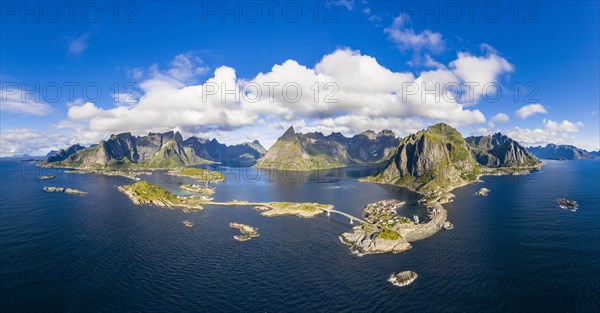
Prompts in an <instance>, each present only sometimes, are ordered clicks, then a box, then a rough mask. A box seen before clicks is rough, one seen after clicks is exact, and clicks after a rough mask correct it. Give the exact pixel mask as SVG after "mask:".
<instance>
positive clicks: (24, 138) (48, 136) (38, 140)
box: [0, 128, 106, 156]
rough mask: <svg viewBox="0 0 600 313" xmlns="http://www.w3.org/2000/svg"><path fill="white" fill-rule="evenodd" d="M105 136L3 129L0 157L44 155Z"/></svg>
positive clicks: (58, 131) (96, 141) (68, 131)
mask: <svg viewBox="0 0 600 313" xmlns="http://www.w3.org/2000/svg"><path fill="white" fill-rule="evenodd" d="M105 137H106V134H96V133H93V132H89V131H85V132H78V131H73V130H72V129H69V130H56V129H53V130H40V129H32V128H16V129H5V130H2V132H1V133H0V156H13V155H15V154H29V155H32V156H43V155H46V153H48V152H49V151H50V150H58V149H62V148H65V147H68V146H70V145H73V144H76V143H82V144H89V143H98V142H99V141H100V140H101V139H103V138H105Z"/></svg>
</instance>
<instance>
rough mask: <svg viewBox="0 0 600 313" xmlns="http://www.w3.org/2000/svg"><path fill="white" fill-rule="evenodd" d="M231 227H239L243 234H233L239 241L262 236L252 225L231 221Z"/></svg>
mask: <svg viewBox="0 0 600 313" xmlns="http://www.w3.org/2000/svg"><path fill="white" fill-rule="evenodd" d="M229 227H231V228H235V229H238V230H239V231H240V232H241V233H242V235H236V236H233V238H234V239H235V240H237V241H247V240H250V239H252V238H254V237H258V236H260V234H259V233H258V229H257V228H254V227H252V226H250V225H246V224H240V223H229Z"/></svg>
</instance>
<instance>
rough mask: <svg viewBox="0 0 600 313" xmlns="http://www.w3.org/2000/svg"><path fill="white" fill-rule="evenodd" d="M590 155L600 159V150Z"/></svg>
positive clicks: (591, 152)
mask: <svg viewBox="0 0 600 313" xmlns="http://www.w3.org/2000/svg"><path fill="white" fill-rule="evenodd" d="M590 154H591V155H593V156H594V157H595V158H600V150H598V151H590Z"/></svg>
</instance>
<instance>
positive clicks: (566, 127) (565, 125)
mask: <svg viewBox="0 0 600 313" xmlns="http://www.w3.org/2000/svg"><path fill="white" fill-rule="evenodd" d="M544 125H545V126H546V129H548V130H549V131H552V132H567V133H576V132H578V131H579V127H583V123H582V122H576V123H573V122H570V121H567V120H563V121H562V122H555V121H553V120H546V119H544Z"/></svg>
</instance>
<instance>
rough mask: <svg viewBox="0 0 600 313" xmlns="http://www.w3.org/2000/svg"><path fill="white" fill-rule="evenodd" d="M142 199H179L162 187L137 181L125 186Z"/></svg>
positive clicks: (160, 200) (165, 200) (168, 200)
mask: <svg viewBox="0 0 600 313" xmlns="http://www.w3.org/2000/svg"><path fill="white" fill-rule="evenodd" d="M125 188H126V189H127V190H129V191H131V192H132V193H133V194H134V195H135V196H137V197H138V198H139V199H140V200H142V201H152V202H164V203H173V204H174V203H179V202H180V199H179V198H177V196H175V195H174V194H172V193H170V192H169V191H168V190H166V189H165V188H163V187H160V186H157V185H153V184H151V183H149V182H145V181H139V182H136V183H134V184H132V185H129V186H127V187H125Z"/></svg>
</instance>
